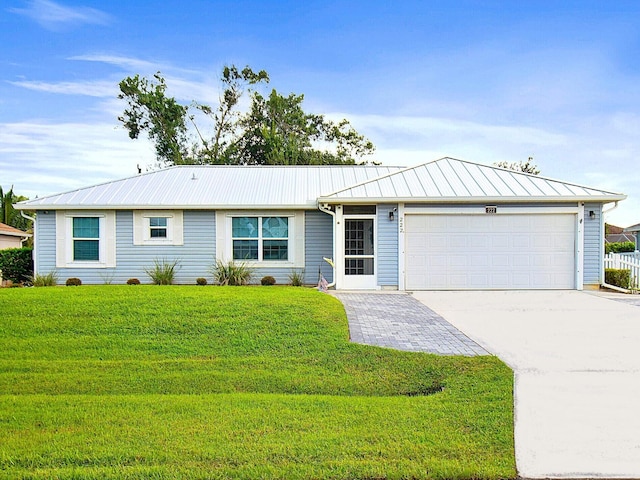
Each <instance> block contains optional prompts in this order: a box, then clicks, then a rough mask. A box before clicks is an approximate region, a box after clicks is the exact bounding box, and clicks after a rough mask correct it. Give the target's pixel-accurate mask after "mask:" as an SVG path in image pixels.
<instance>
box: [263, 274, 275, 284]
mask: <svg viewBox="0 0 640 480" xmlns="http://www.w3.org/2000/svg"><path fill="white" fill-rule="evenodd" d="M260 283H261V284H262V285H275V284H276V279H275V278H273V277H272V276H271V275H267V276H265V277H262V280H260Z"/></svg>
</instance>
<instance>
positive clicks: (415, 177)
mask: <svg viewBox="0 0 640 480" xmlns="http://www.w3.org/2000/svg"><path fill="white" fill-rule="evenodd" d="M625 198H626V196H625V195H622V194H618V193H612V192H606V191H604V190H597V189H593V188H588V187H583V186H579V185H574V184H571V183H566V182H561V181H558V180H551V179H548V178H544V177H539V176H535V175H529V174H526V173H521V172H516V171H512V170H506V169H503V168H499V167H493V166H491V167H490V166H486V165H481V164H477V163H472V162H467V161H463V160H456V159H452V158H441V159H439V160H435V161H431V162H428V163H425V164H423V165H419V166H416V167H410V168H401V167H383V166H362V165H333V166H228V165H218V166H176V167H171V168H167V169H164V170H158V171H154V172H150V173H146V174H142V175H137V176H135V177H130V178H126V179H123V180H116V181H113V182H108V183H104V184H101V185H96V186H93V187H87V188H82V189H79V190H75V191H72V192H68V193H62V194H59V195H52V196H48V197H43V198H38V199H34V200H28V201H25V202H20V203H18V204H17V205H16V208H18V209H24V210H34V209H40V210H45V209H52V210H62V209H143V208H144V209H152V208H176V209H183V208H189V209H197V208H217V209H219V208H224V209H242V208H245V209H247V208H315V206H316V205H317V203H318V202H319V201H320V202H340V203H349V202H351V203H353V202H384V201H405V202H442V201H445V202H467V201H482V202H504V201H511V202H553V201H564V202H566V201H597V202H612V201H618V200H623V199H625Z"/></svg>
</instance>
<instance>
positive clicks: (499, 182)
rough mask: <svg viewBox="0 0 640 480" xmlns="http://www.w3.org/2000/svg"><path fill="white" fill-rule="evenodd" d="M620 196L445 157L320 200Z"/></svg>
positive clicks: (548, 199)
mask: <svg viewBox="0 0 640 480" xmlns="http://www.w3.org/2000/svg"><path fill="white" fill-rule="evenodd" d="M625 198H626V195H622V194H618V193H612V192H607V191H604V190H598V189H594V188H589V187H583V186H580V185H575V184H572V183H566V182H561V181H558V180H552V179H549V178H545V177H540V176H537V175H530V174H527V173H522V172H517V171H513V170H507V169H504V168H500V167H494V166H487V165H481V164H477V163H472V162H467V161H464V160H457V159H454V158H448V157H445V158H441V159H439V160H434V161H431V162H428V163H425V164H423V165H418V166H415V167H409V168H405V169H403V170H400V171H397V172H390V173H389V174H387V175H384V176H382V177H380V178H376V179H371V180H366V181H364V182H362V183H360V184H357V185H353V186H350V187H346V188H343V189H341V190H337V191H335V192H333V193H331V194H329V195H325V196H323V197H321V198H320V199H319V201H320V202H328V203H331V202H333V203H336V202H343V203H355V202H363V201H371V200H378V201H385V200H389V201H401V202H402V201H406V202H443V201H445V202H452V203H456V202H469V201H483V202H504V201H512V202H554V201H585V202H586V201H598V202H605V203H606V202H613V201H618V200H624V199H625Z"/></svg>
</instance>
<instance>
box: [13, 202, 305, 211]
mask: <svg viewBox="0 0 640 480" xmlns="http://www.w3.org/2000/svg"><path fill="white" fill-rule="evenodd" d="M316 209H317V204H316V203H309V204H305V205H268V204H262V205H228V204H224V205H158V204H153V205H152V204H149V205H140V204H135V205H96V204H92V205H37V206H30V207H29V208H23V210H316Z"/></svg>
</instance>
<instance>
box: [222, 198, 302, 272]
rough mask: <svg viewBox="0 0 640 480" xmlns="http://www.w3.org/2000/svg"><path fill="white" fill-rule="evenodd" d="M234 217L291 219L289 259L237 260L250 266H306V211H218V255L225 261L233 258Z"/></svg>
mask: <svg viewBox="0 0 640 480" xmlns="http://www.w3.org/2000/svg"><path fill="white" fill-rule="evenodd" d="M234 217H262V218H264V217H287V218H288V219H289V222H288V223H289V251H288V256H289V258H288V259H287V260H235V261H237V262H243V263H245V264H246V265H247V266H248V267H259V268H304V257H305V248H304V240H305V239H304V229H305V227H304V211H277V210H275V211H274V210H268V211H255V210H251V211H240V210H237V211H236V210H234V211H217V212H216V252H217V253H216V257H217V259H218V260H221V261H223V262H229V261H232V260H233V234H232V225H231V220H232V218H234Z"/></svg>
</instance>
